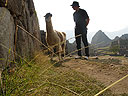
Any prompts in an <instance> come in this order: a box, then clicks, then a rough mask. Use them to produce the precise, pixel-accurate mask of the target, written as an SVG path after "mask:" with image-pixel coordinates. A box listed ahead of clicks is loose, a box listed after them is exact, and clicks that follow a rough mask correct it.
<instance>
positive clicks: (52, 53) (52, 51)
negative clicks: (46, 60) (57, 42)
mask: <svg viewBox="0 0 128 96" xmlns="http://www.w3.org/2000/svg"><path fill="white" fill-rule="evenodd" d="M50 50H51V60H53V55H54V50H53V48H50Z"/></svg>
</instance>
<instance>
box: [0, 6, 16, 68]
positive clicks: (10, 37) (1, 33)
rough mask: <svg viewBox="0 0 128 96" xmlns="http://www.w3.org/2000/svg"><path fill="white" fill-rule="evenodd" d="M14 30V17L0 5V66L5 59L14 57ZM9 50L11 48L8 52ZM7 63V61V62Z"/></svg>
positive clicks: (10, 59)
mask: <svg viewBox="0 0 128 96" xmlns="http://www.w3.org/2000/svg"><path fill="white" fill-rule="evenodd" d="M14 32H15V25H14V19H13V17H12V16H11V14H10V12H9V11H8V10H7V9H6V8H4V7H0V59H2V60H0V68H1V67H4V66H5V65H6V63H7V62H6V61H7V60H8V61H12V60H13V59H14V54H13V52H12V51H13V48H14ZM9 50H11V51H10V52H9ZM8 63H9V62H8Z"/></svg>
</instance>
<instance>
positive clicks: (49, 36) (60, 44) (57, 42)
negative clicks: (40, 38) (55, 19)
mask: <svg viewBox="0 0 128 96" xmlns="http://www.w3.org/2000/svg"><path fill="white" fill-rule="evenodd" d="M44 17H45V22H46V42H47V45H48V47H49V48H50V51H51V52H52V56H51V59H53V54H54V49H53V48H55V49H56V52H57V53H58V55H59V60H61V59H62V57H61V55H62V54H63V55H64V56H65V46H66V34H65V32H59V31H56V30H53V26H52V21H51V17H52V14H51V13H47V14H46V15H45V16H44ZM53 46H55V47H53Z"/></svg>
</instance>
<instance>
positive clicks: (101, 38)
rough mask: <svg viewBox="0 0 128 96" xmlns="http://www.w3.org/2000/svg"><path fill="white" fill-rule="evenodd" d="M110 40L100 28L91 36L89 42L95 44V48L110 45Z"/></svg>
mask: <svg viewBox="0 0 128 96" xmlns="http://www.w3.org/2000/svg"><path fill="white" fill-rule="evenodd" d="M111 41H112V40H111V39H110V38H109V37H108V36H107V35H106V34H105V33H104V32H102V31H101V30H99V31H98V32H97V33H96V34H95V35H94V36H93V38H92V41H91V44H92V45H95V47H96V48H99V47H106V46H108V45H110V42H111Z"/></svg>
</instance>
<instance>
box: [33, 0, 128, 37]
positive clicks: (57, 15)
mask: <svg viewBox="0 0 128 96" xmlns="http://www.w3.org/2000/svg"><path fill="white" fill-rule="evenodd" d="M73 1H74V0H34V5H35V8H36V12H37V15H38V19H39V24H40V29H42V30H46V26H45V19H44V15H45V14H46V13H48V12H50V13H52V15H53V17H52V22H53V28H54V29H55V30H58V31H66V30H72V33H67V34H69V35H70V36H67V37H71V36H72V35H73V34H74V33H73V32H74V26H75V25H74V21H73V12H74V10H73V9H72V7H71V6H70V5H71V4H72V2H73ZM75 1H78V2H79V4H80V8H82V9H85V10H86V11H87V13H88V15H89V17H90V23H89V25H88V34H94V33H96V32H97V31H98V30H102V31H103V32H114V31H118V30H122V29H124V28H126V27H128V5H127V4H128V0H75ZM67 32H68V31H67Z"/></svg>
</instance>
